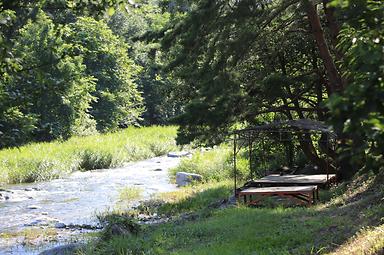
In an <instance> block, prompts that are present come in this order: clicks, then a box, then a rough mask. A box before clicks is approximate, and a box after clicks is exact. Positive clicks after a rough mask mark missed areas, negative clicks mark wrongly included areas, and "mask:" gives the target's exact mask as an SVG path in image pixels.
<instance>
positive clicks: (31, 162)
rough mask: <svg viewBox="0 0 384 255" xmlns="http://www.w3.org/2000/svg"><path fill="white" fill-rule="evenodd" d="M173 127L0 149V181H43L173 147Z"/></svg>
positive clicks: (131, 159)
mask: <svg viewBox="0 0 384 255" xmlns="http://www.w3.org/2000/svg"><path fill="white" fill-rule="evenodd" d="M175 136H176V127H160V126H153V127H143V128H134V127H130V128H127V129H124V130H122V131H119V132H115V133H109V134H99V135H94V136H88V137H73V138H71V139H69V140H68V141H64V142H61V141H54V142H49V143H33V144H30V145H26V146H22V147H20V148H13V149H5V150H1V151H0V184H1V183H20V182H33V181H42V180H47V179H52V178H57V177H60V176H63V175H66V174H68V173H70V172H72V171H75V170H91V169H100V168H109V167H117V166H120V165H122V164H123V163H124V162H128V161H134V160H141V159H145V158H150V157H154V156H160V155H163V154H165V153H167V152H168V151H170V150H175V149H176V145H175Z"/></svg>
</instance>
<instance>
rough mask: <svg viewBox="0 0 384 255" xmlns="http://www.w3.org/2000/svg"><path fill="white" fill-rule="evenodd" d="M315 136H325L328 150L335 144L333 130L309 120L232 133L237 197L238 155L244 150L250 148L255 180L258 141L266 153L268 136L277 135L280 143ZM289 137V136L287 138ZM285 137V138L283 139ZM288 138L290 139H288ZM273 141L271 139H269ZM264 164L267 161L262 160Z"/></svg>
mask: <svg viewBox="0 0 384 255" xmlns="http://www.w3.org/2000/svg"><path fill="white" fill-rule="evenodd" d="M314 134H325V135H326V142H327V145H326V146H327V148H329V145H330V142H332V143H331V144H332V145H334V144H335V142H334V141H335V140H336V135H335V133H333V132H332V130H331V129H330V128H329V127H327V126H326V125H325V124H324V123H322V122H319V121H314V120H308V119H299V120H288V121H275V122H272V123H269V124H264V125H260V126H255V127H251V128H246V129H241V130H236V131H234V132H233V133H232V135H233V173H234V192H235V195H236V191H237V165H236V163H237V162H236V158H237V154H238V153H239V152H240V150H241V149H242V148H244V147H245V146H248V148H249V170H250V176H251V178H252V179H253V177H254V176H253V174H254V171H253V169H252V163H253V161H252V146H253V143H254V142H255V141H256V140H260V139H261V147H262V150H263V151H264V148H265V147H264V146H265V138H266V136H267V135H275V136H277V137H278V139H277V140H278V142H284V141H294V140H296V141H312V139H311V138H310V136H311V135H314ZM287 135H289V136H287ZM283 137H284V138H283ZM286 137H289V139H287V138H286ZM269 139H271V138H269ZM262 161H263V162H264V161H265V159H264V158H262ZM326 174H327V182H328V180H329V156H327V167H326Z"/></svg>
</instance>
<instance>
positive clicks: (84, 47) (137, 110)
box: [68, 18, 143, 131]
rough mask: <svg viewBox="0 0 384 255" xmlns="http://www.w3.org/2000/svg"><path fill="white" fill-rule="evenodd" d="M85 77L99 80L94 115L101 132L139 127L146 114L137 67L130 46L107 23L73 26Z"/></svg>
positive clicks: (88, 21) (87, 20) (84, 20)
mask: <svg viewBox="0 0 384 255" xmlns="http://www.w3.org/2000/svg"><path fill="white" fill-rule="evenodd" d="M70 29H71V36H69V38H68V40H69V41H70V42H72V43H74V44H75V45H76V47H77V51H78V53H79V54H81V55H82V56H84V64H85V65H86V70H85V73H86V74H87V75H91V76H93V77H95V78H96V79H97V82H96V90H95V91H94V92H93V93H92V95H93V96H94V97H95V98H96V100H95V101H93V102H92V105H91V109H90V111H89V112H90V114H91V115H92V116H93V118H94V119H95V120H96V123H97V129H98V130H99V131H108V130H116V129H117V128H118V127H119V126H128V125H132V124H135V123H137V121H138V119H139V116H140V114H141V113H142V111H143V108H142V105H141V101H142V98H141V95H140V93H139V92H138V90H137V88H136V85H135V84H134V83H133V80H132V79H133V76H135V74H136V72H137V67H136V66H134V64H133V62H132V61H131V60H130V59H129V58H128V56H127V49H128V45H127V44H125V43H124V42H123V41H122V40H120V39H119V38H118V37H117V36H115V35H114V34H113V33H112V31H111V30H110V29H109V28H108V26H107V25H106V24H105V23H104V22H103V21H96V20H94V19H92V18H79V19H78V20H77V22H76V23H73V24H71V25H70Z"/></svg>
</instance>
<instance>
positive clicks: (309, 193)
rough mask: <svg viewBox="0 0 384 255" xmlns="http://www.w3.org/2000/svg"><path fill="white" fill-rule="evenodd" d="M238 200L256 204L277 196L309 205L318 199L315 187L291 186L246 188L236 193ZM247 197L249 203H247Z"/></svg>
mask: <svg viewBox="0 0 384 255" xmlns="http://www.w3.org/2000/svg"><path fill="white" fill-rule="evenodd" d="M238 196H239V198H241V197H243V198H244V202H245V203H248V204H253V205H254V204H257V203H258V202H259V201H260V200H262V199H263V198H264V197H266V196H279V197H287V198H289V199H295V200H296V201H298V202H300V203H301V204H307V205H311V204H313V203H314V202H315V200H318V199H319V193H318V188H317V186H316V185H310V186H292V187H289V186H288V187H287V186H285V187H265V188H256V187H251V188H246V189H244V190H242V191H240V192H239V193H238ZM247 196H248V197H249V202H247Z"/></svg>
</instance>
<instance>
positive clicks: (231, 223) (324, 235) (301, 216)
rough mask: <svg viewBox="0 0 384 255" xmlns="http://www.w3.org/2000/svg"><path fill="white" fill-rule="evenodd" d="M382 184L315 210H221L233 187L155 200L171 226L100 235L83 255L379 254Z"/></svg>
mask: <svg viewBox="0 0 384 255" xmlns="http://www.w3.org/2000/svg"><path fill="white" fill-rule="evenodd" d="M383 180H384V178H383V175H380V176H378V177H376V178H374V177H372V176H371V177H369V176H366V175H365V176H362V177H360V178H357V179H356V180H355V181H354V182H352V183H349V184H342V185H339V186H338V187H335V188H332V189H331V190H330V191H323V192H322V193H321V194H320V195H321V196H322V197H323V201H322V202H321V203H319V204H317V205H315V206H313V207H311V208H305V207H281V206H277V207H260V208H250V207H245V206H244V205H237V206H230V207H227V208H220V204H221V203H220V202H219V203H218V202H217V201H222V199H225V198H227V197H228V194H229V193H230V190H231V185H230V183H229V182H228V181H224V182H217V183H207V184H200V185H195V186H192V187H187V188H183V189H181V190H180V191H178V192H172V193H166V194H162V195H161V196H160V197H158V198H156V199H162V200H163V201H164V202H165V203H164V204H162V205H160V206H157V207H156V209H155V211H156V213H159V214H162V215H173V216H175V218H174V219H173V220H171V221H170V222H169V223H165V224H159V225H154V226H144V227H141V231H139V233H138V234H133V235H117V236H110V235H109V236H108V238H103V236H101V237H102V239H101V241H99V242H98V243H97V244H92V245H91V246H90V248H89V250H88V251H84V253H88V254H257V255H262V254H271V255H272V254H303V255H304V254H329V253H330V254H333V255H335V254H340V255H341V254H379V252H383V250H382V249H383V247H384V235H382V233H383V224H384V201H383V196H384V185H383V183H384V182H383ZM147 211H150V210H147ZM155 211H151V212H150V213H154V212H155ZM186 216H188V217H186ZM180 218H181V219H183V220H178V219H180ZM362 240H364V241H362ZM95 247H96V248H95ZM346 251H350V252H351V253H348V252H346ZM380 254H382V253H380Z"/></svg>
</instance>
